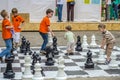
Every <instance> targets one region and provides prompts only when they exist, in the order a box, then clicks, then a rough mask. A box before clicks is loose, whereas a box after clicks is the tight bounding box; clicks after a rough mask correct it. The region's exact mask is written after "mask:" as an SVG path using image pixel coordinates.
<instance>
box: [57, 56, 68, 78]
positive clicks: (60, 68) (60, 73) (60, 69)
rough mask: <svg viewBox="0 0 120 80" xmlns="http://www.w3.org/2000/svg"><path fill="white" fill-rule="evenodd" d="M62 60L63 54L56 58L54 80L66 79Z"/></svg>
mask: <svg viewBox="0 0 120 80" xmlns="http://www.w3.org/2000/svg"><path fill="white" fill-rule="evenodd" d="M64 62H65V61H64V58H63V56H60V57H59V59H58V72H57V76H56V78H55V80H66V79H67V77H66V74H65V72H64V68H65V65H64Z"/></svg>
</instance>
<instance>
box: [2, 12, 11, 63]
mask: <svg viewBox="0 0 120 80" xmlns="http://www.w3.org/2000/svg"><path fill="white" fill-rule="evenodd" d="M1 16H2V17H3V21H2V38H3V40H4V42H5V45H6V49H5V50H4V51H2V52H1V53H0V61H1V62H2V57H3V56H6V57H7V58H8V57H10V55H11V50H12V40H11V39H12V33H11V29H13V27H12V26H11V24H10V21H9V20H8V18H9V16H8V13H7V12H6V10H2V11H1Z"/></svg>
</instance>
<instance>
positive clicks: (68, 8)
mask: <svg viewBox="0 0 120 80" xmlns="http://www.w3.org/2000/svg"><path fill="white" fill-rule="evenodd" d="M67 21H70V2H67Z"/></svg>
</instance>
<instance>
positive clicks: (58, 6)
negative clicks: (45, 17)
mask: <svg viewBox="0 0 120 80" xmlns="http://www.w3.org/2000/svg"><path fill="white" fill-rule="evenodd" d="M57 8H58V22H59V21H60V5H59V4H58V5H57Z"/></svg>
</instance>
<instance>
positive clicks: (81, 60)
mask: <svg viewBox="0 0 120 80" xmlns="http://www.w3.org/2000/svg"><path fill="white" fill-rule="evenodd" d="M72 60H73V61H74V62H85V61H86V59H72Z"/></svg>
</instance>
